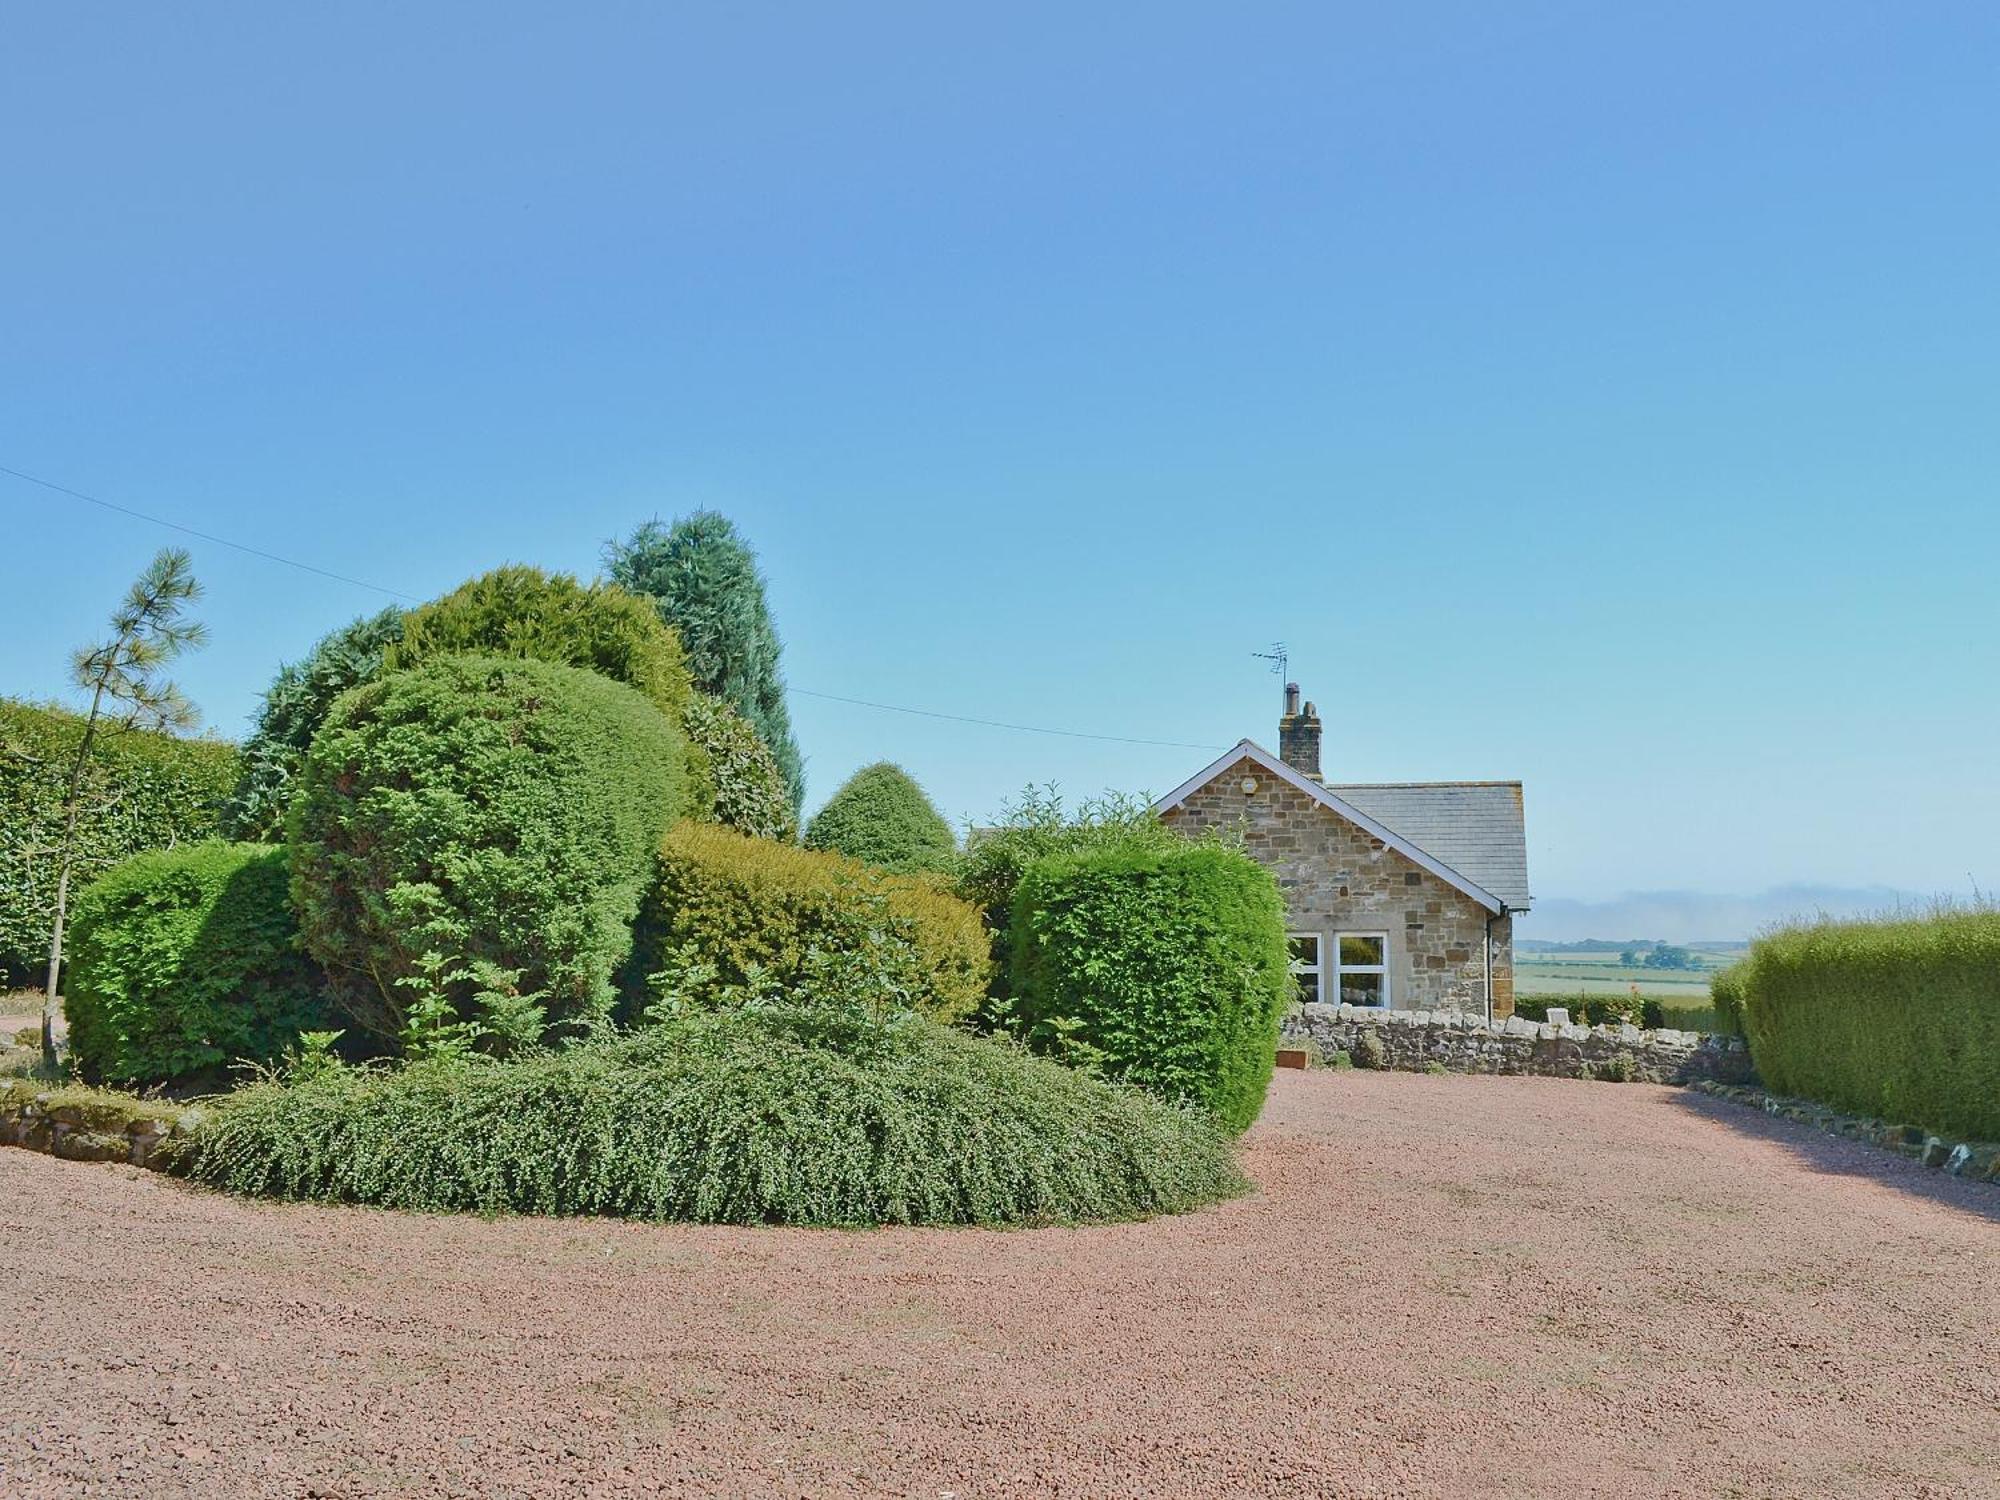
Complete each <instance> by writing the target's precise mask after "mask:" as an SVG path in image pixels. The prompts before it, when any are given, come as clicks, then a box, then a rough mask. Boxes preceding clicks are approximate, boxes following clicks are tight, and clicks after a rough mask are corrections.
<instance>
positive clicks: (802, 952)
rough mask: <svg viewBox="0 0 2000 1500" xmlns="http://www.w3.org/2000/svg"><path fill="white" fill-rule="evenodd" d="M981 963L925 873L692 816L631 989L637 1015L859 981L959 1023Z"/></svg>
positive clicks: (667, 873) (974, 925) (971, 936)
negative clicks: (679, 1003) (677, 1001)
mask: <svg viewBox="0 0 2000 1500" xmlns="http://www.w3.org/2000/svg"><path fill="white" fill-rule="evenodd" d="M988 964H989V959H988V955H987V943H986V930H985V927H984V926H983V925H982V923H981V921H980V917H979V912H978V910H977V909H976V908H974V907H972V906H969V905H967V904H966V903H965V902H963V901H961V900H959V899H958V898H957V897H956V896H953V895H951V894H950V893H948V892H946V891H944V890H942V889H940V888H939V887H938V886H937V885H936V884H935V883H933V882H931V881H929V880H926V879H922V878H913V877H903V876H896V875H889V874H886V873H884V872H883V871H880V870H877V869H874V868H872V867H871V866H868V865H864V864H861V863H860V862H859V861H857V860H851V859H844V858H842V857H841V856H840V855H837V854H827V853H823V852H820V851H817V850H812V849H801V848H798V847H797V846H795V845H790V844H778V843H773V842H771V841H770V840H768V839H752V838H745V837H744V836H743V835H741V834H738V833H734V832H732V831H730V830H729V829H726V828H716V827H712V826H709V825H705V824H700V823H692V822H690V823H683V824H681V825H680V826H679V827H677V828H675V829H673V830H672V831H671V832H670V833H668V835H667V836H666V838H665V839H663V840H662V841H661V844H660V857H659V865H658V873H657V876H656V878H655V881H654V884H653V888H652V892H651V894H650V895H649V896H648V898H647V900H646V903H645V907H644V909H643V910H642V912H641V914H640V918H639V926H638V937H637V941H636V943H635V945H634V961H633V964H632V965H631V966H630V968H629V970H628V979H627V984H626V990H627V994H628V996H629V997H630V999H631V1002H632V1005H631V1008H632V1009H633V1010H635V1011H636V1010H638V1009H640V1008H642V1007H643V1005H644V1003H645V1001H646V999H647V998H661V997H663V996H678V997H680V998H683V999H687V1000H692V1001H697V1002H707V1001H709V1000H712V999H714V998H716V997H718V996H727V995H729V994H731V993H738V992H743V991H750V992H759V991H766V990H776V991H792V990H795V989H797V988H799V987H800V986H801V985H805V986H808V987H811V988H835V989H840V988H845V989H849V990H852V989H855V988H865V989H866V990H868V991H869V993H870V994H871V995H873V996H875V997H877V998H887V999H892V1000H894V999H896V998H897V997H900V1003H902V1004H905V1005H907V1006H909V1007H910V1008H912V1009H915V1010H919V1011H922V1012H924V1013H925V1014H927V1015H929V1016H932V1017H934V1018H935V1019H937V1020H941V1021H953V1020H957V1019H959V1018H961V1017H963V1016H966V1015H969V1014H970V1013H971V1012H972V1010H973V1009H974V1008H975V1007H976V1006H977V1005H978V1004H979V1001H980V999H981V997H982V996H983V995H984V994H985V991H986V976H987V968H988ZM836 967H838V973H835V972H833V970H834V969H835V968H836ZM655 975H662V976H663V977H662V978H660V979H659V980H658V981H657V982H654V983H650V984H649V983H648V981H649V980H650V979H651V978H652V976H655Z"/></svg>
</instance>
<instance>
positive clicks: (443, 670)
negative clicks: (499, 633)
mask: <svg viewBox="0 0 2000 1500" xmlns="http://www.w3.org/2000/svg"><path fill="white" fill-rule="evenodd" d="M683 756H684V746H683V744H682V742H681V739H680V733H679V731H678V730H677V729H676V728H675V727H674V726H673V725H671V724H670V723H668V722H667V720H666V719H665V718H663V717H662V716H661V715H660V714H659V713H658V712H657V711H656V710H655V709H654V707H653V705H652V704H651V703H649V702H648V701H647V700H646V699H644V698H643V697H641V696H640V695H639V694H638V693H637V692H635V691H634V690H633V689H631V688H628V687H625V686H623V685H621V684H619V683H616V682H612V681H610V680H608V679H607V678H604V677H601V676H598V675H597V674H595V673H593V672H586V671H582V670H579V669H576V668H571V667H560V666H554V665H551V664H549V663H547V662H540V661H525V660H524V661H507V660H501V659H498V658H495V657H450V656H447V657H439V658H438V659H436V660H435V661H430V662H426V663H425V664H424V665H422V666H420V667H417V668H414V669H412V670H410V671H402V672H392V673H390V674H389V675H388V676H386V677H384V678H383V679H381V680H380V681H379V682H373V683H369V684H366V685H365V686H362V687H359V688H356V689H354V690H353V691H352V692H349V693H347V694H346V695H344V696H343V697H342V698H341V699H340V700H339V701H338V702H337V703H336V704H335V705H334V708H333V713H332V715H331V716H330V717H329V718H328V720H327V723H326V725H325V727H324V728H323V729H321V730H320V733H319V736H318V737H317V738H316V739H315V740H314V741H313V744H312V750H311V752H310V753H309V754H308V755H307V757H306V763H305V768H304V771H303V774H302V776H301V778H300V791H299V795H298V798H297V800H296V801H295V802H294V804H293V808H292V816H291V827H290V833H291V839H290V842H291V849H292V889H293V900H294V903H295V905H296V906H297V908H298V912H299V920H300V928H301V930H302V932H303V934H304V938H305V944H306V948H307V950H308V951H309V952H310V953H311V954H312V955H313V956H314V957H315V958H317V959H318V960H319V961H320V962H321V963H322V964H323V965H325V967H326V969H327V971H328V976H329V979H330V981H331V983H332V985H333V988H334V994H335V998H336V1001H337V1002H338V1004H339V1005H340V1007H341V1008H342V1009H343V1010H344V1011H345V1012H346V1013H347V1014H348V1015H349V1016H350V1017H351V1018H352V1019H353V1020H354V1021H355V1022H356V1023H357V1024H358V1025H360V1026H361V1027H362V1028H363V1029H365V1030H367V1031H370V1032H374V1033H377V1034H379V1035H383V1036H396V1037H401V1038H402V1039H403V1040H404V1042H405V1043H406V1044H412V1043H414V1044H417V1045H418V1046H419V1047H420V1048H428V1047H431V1046H434V1045H444V1044H445V1043H446V1041H447V1040H450V1039H455V1040H456V1043H459V1044H470V1043H471V1042H473V1041H475V1040H477V1041H479V1042H480V1043H481V1044H482V1045H485V1046H487V1047H489V1048H492V1049H496V1050H498V1049H504V1048H506V1047H508V1046H518V1045H521V1044H522V1043H524V1042H528V1041H531V1040H534V1039H536V1038H538V1037H539V1036H540V1034H541V1032H542V1030H543V1028H544V1025H545V1024H547V1025H554V1026H559V1027H561V1028H563V1029H564V1030H566V1031H571V1032H574V1031H587V1030H589V1029H591V1028H592V1027H593V1026H595V1025H596V1024H597V1023H598V1022H600V1021H602V1020H603V1019H605V1018H606V1016H607V1015H608V1013H609V1010H610V1005H611V1000H612V987H611V976H612V973H613V971H614V970H615V969H616V968H617V966H618V965H619V963H620V962H621V961H622V960H623V959H624V958H625V956H626V955H627V953H628V952H629V951H630V948H631V940H632V920H633V917H634V915H635V914H636V912H637V911H638V907H639V900H640V897H641V895H642V894H643V893H644V891H645V888H646V885H647V881H648V880H649V878H650V876H651V873H652V863H653V852H654V850H655V848H656V847H657V845H658V842H659V838H660V835H661V833H662V832H663V831H664V829H665V828H667V827H668V826H669V825H670V824H671V823H672V822H673V820H674V818H675V816H676V815H677V813H678V812H679V810H680V806H681V796H682V760H683ZM454 1028H469V1029H454Z"/></svg>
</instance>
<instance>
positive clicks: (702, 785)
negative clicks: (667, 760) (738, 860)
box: [681, 693, 799, 843]
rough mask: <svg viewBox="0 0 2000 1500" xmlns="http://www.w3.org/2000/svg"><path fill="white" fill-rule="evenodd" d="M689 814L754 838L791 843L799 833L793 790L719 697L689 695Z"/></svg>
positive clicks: (685, 722) (684, 719)
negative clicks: (793, 811)
mask: <svg viewBox="0 0 2000 1500" xmlns="http://www.w3.org/2000/svg"><path fill="white" fill-rule="evenodd" d="M681 728H682V729H684V730H685V731H686V732H687V740H688V790H687V810H688V816H689V817H691V818H698V819H700V820H701V821H702V822H704V823H720V824H721V825H722V826H723V827H725V828H734V829H735V830H736V831H737V832H738V833H747V834H749V835H751V836H752V837H753V838H762V839H776V840H778V841H779V842H780V843H789V842H790V841H791V840H792V839H793V838H794V837H795V836H796V835H797V833H798V827H799V825H798V819H797V818H796V817H794V816H793V813H792V794H791V789H790V788H789V787H788V786H786V784H785V776H784V773H783V772H782V771H780V770H779V769H778V762H777V760H776V759H775V758H774V757H773V756H772V754H771V751H770V747H769V746H767V745H766V744H765V743H764V742H763V740H761V739H759V738H758V737H757V731H756V730H755V729H754V728H752V727H751V725H750V723H749V721H748V720H747V719H745V718H744V717H743V716H742V715H741V714H739V713H737V712H736V710H735V709H733V708H731V707H730V706H729V705H728V704H726V703H724V702H722V701H721V700H720V699H719V698H711V697H709V696H708V694H706V693H690V694H688V701H687V708H686V709H685V710H684V711H683V712H682V714H681Z"/></svg>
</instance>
